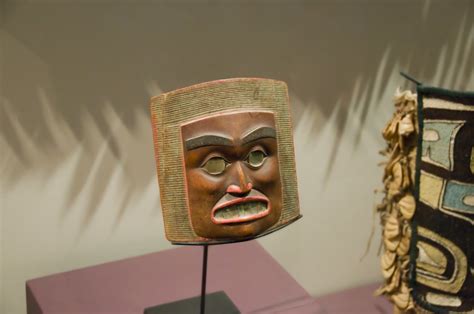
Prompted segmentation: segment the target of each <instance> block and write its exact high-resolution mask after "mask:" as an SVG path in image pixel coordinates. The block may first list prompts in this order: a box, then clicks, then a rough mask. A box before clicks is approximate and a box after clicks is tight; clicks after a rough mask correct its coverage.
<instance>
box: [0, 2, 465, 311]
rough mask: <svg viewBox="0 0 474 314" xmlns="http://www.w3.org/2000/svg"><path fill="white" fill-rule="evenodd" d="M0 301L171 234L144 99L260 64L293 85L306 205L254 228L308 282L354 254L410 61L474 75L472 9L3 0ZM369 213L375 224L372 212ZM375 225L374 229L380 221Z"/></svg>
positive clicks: (341, 284) (441, 77) (428, 69)
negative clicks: (291, 219)
mask: <svg viewBox="0 0 474 314" xmlns="http://www.w3.org/2000/svg"><path fill="white" fill-rule="evenodd" d="M0 10H2V12H1V14H0V17H1V19H0V22H1V26H2V29H1V30H0V32H1V33H0V35H1V40H2V41H1V44H2V46H1V48H2V49H1V52H0V53H1V54H0V57H1V60H0V61H1V63H0V66H1V68H0V69H1V71H0V73H1V80H0V96H1V98H0V101H1V106H0V147H1V153H0V205H1V208H0V209H1V215H0V226H1V232H0V241H1V243H2V245H1V247H0V268H1V271H0V294H1V295H0V305H1V307H0V313H5V314H16V313H24V312H25V296H24V284H25V281H26V280H27V279H31V278H35V277H39V276H44V275H48V274H52V273H57V272H61V271H66V270H71V269H75V268H78V267H84V266H89V265H94V264H98V263H102V262H106V261H113V260H117V259H121V258H126V257H130V256H135V255H140V254H144V253H148V252H154V251H159V250H162V249H165V248H169V247H171V246H170V245H169V244H168V243H167V241H166V240H165V239H164V234H163V227H162V218H161V212H160V208H159V194H158V188H157V183H156V175H155V167H154V159H153V147H152V138H151V129H150V121H149V115H148V111H147V103H148V99H149V97H150V96H151V95H156V94H159V93H160V91H161V90H163V91H169V90H172V89H175V88H178V87H182V86H186V85H189V84H193V83H198V82H203V81H209V80H213V79H219V78H227V77H242V76H257V77H268V78H275V79H281V80H284V81H286V82H287V83H288V84H289V88H290V91H291V95H290V97H291V102H292V105H293V108H292V110H293V114H294V122H295V142H296V143H295V144H296V155H297V170H298V181H299V190H300V198H301V209H302V213H303V215H304V218H303V219H302V220H301V221H299V222H297V223H295V224H294V225H292V226H291V227H288V228H286V229H284V230H282V231H280V232H277V233H275V234H272V235H271V236H268V237H265V238H262V239H261V240H259V241H260V243H262V244H263V245H264V246H265V247H266V248H267V249H268V251H269V252H270V253H271V254H272V255H273V256H274V257H275V258H276V259H277V260H278V261H279V262H280V263H281V264H282V265H283V266H284V267H285V268H286V269H287V270H288V271H289V272H290V273H291V274H292V275H293V276H294V277H295V278H296V279H297V280H298V281H299V282H300V283H301V284H302V285H303V286H304V287H305V288H306V289H307V290H308V291H309V292H310V293H311V294H313V295H321V294H325V293H329V292H332V291H337V290H340V289H344V288H348V287H353V286H357V285H360V284H363V283H368V282H373V281H377V280H380V278H381V276H380V273H379V267H378V258H377V257H376V248H377V246H378V241H379V237H378V236H376V237H375V239H374V241H373V243H374V244H373V245H372V250H371V252H370V253H369V255H368V256H367V257H366V258H365V259H364V260H362V261H360V257H361V256H362V255H363V253H364V250H365V246H366V242H367V240H368V237H369V234H370V231H371V224H372V209H373V205H374V193H373V190H374V189H375V188H378V187H380V186H381V184H380V181H381V176H382V169H381V168H379V167H377V165H376V164H377V163H378V162H380V161H381V160H382V158H381V157H379V156H378V155H377V152H378V151H379V150H380V149H382V148H383V146H384V144H383V141H382V140H381V137H380V135H379V133H380V130H381V129H382V128H383V126H384V124H385V122H386V121H387V120H388V119H389V117H390V116H391V114H392V103H391V98H392V95H393V93H394V91H395V89H396V87H397V86H400V85H401V86H405V87H411V85H410V84H408V83H406V81H405V80H403V79H402V78H401V77H400V76H399V75H398V71H400V70H406V71H408V72H409V73H411V74H413V75H414V76H416V77H417V78H418V79H420V80H422V81H424V82H426V83H427V84H431V85H437V86H442V87H445V88H456V89H469V90H474V76H473V72H472V68H473V63H474V55H473V51H474V50H473V48H474V43H473V36H474V27H473V23H474V12H473V11H474V8H473V6H472V1H458V2H457V5H456V6H453V5H450V4H449V3H447V2H441V1H389V0H386V1H368V0H357V1H342V0H340V1H332V2H329V1H313V2H309V1H292V2H290V1H275V2H268V1H260V2H259V3H257V4H252V2H250V1H240V2H237V3H235V4H231V2H227V1H221V2H217V1H196V2H191V1H177V2H176V1H175V2H171V1H123V0H122V1H105V0H101V1H80V0H77V1H72V0H71V1H46V0H41V1H7V2H4V3H2V6H0ZM376 222H377V221H376ZM377 233H378V232H376V234H377Z"/></svg>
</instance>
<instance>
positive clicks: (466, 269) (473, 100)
mask: <svg viewBox="0 0 474 314" xmlns="http://www.w3.org/2000/svg"><path fill="white" fill-rule="evenodd" d="M417 90H418V116H419V119H418V123H419V129H420V135H419V137H418V155H417V167H416V182H415V197H416V199H417V200H416V213H415V216H414V218H413V221H412V235H413V239H412V245H411V250H410V255H411V261H410V262H411V264H412V265H413V267H412V274H411V279H410V286H411V288H412V289H413V290H412V295H413V298H414V301H415V303H416V304H417V306H419V307H420V308H421V309H424V310H428V311H433V312H436V313H438V312H468V311H474V250H473V249H474V243H473V241H474V226H473V225H474V93H461V92H453V91H448V90H443V89H439V88H432V87H425V86H423V85H419V86H418V89H417Z"/></svg>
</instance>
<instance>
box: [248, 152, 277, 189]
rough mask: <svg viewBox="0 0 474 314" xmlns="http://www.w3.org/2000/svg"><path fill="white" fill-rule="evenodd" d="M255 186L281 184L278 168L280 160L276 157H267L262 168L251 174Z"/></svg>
mask: <svg viewBox="0 0 474 314" xmlns="http://www.w3.org/2000/svg"><path fill="white" fill-rule="evenodd" d="M251 178H252V181H254V182H255V183H254V185H273V184H279V182H280V171H279V168H278V159H277V158H276V157H267V159H266V160H265V162H264V164H263V165H262V167H260V168H259V169H256V170H254V171H252V172H251Z"/></svg>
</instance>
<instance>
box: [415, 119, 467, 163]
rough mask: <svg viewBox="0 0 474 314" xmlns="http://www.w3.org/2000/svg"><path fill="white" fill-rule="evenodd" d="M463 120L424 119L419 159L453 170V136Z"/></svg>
mask: <svg viewBox="0 0 474 314" xmlns="http://www.w3.org/2000/svg"><path fill="white" fill-rule="evenodd" d="M464 122H465V121H440V120H427V121H425V122H424V130H423V144H422V149H421V150H422V153H421V155H422V157H421V159H422V160H423V161H424V162H427V163H432V164H434V165H437V166H439V167H442V168H444V169H447V170H453V146H454V138H455V136H456V133H457V132H458V131H459V129H460V128H461V127H462V126H463V124H464Z"/></svg>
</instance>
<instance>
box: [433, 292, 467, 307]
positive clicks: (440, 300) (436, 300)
mask: <svg viewBox="0 0 474 314" xmlns="http://www.w3.org/2000/svg"><path fill="white" fill-rule="evenodd" d="M426 301H428V302H429V303H431V304H434V305H439V306H448V307H458V306H460V305H461V304H462V302H461V299H460V298H458V297H456V296H452V295H447V294H440V293H433V292H428V293H427V294H426Z"/></svg>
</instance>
